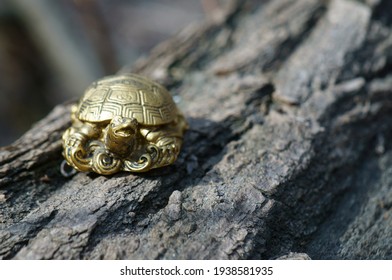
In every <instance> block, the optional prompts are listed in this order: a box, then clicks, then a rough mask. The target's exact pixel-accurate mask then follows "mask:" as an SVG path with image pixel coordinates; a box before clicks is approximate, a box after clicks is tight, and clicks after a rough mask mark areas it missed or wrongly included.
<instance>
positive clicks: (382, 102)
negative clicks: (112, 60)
mask: <svg viewBox="0 0 392 280" xmlns="http://www.w3.org/2000/svg"><path fill="white" fill-rule="evenodd" d="M368 2H369V3H368V4H367V3H366V1H350V0H335V1H333V0H332V1H318V0H297V1H291V0H274V1H249V2H245V4H241V3H240V4H237V3H236V2H230V3H231V5H228V6H227V7H225V9H224V10H222V13H221V14H220V15H219V16H214V17H212V18H211V20H210V21H207V22H204V23H202V24H199V25H196V26H192V27H189V28H188V29H186V30H184V31H183V32H182V33H180V34H179V35H177V36H176V37H174V38H172V39H170V40H169V41H167V42H165V43H163V44H161V45H159V46H158V47H157V48H156V49H155V50H154V51H153V52H152V53H151V55H150V56H149V57H148V58H145V59H143V60H140V61H139V62H138V63H137V64H136V65H134V66H133V67H131V68H124V69H123V71H134V72H138V73H141V74H144V75H146V76H149V77H152V78H153V79H156V80H158V81H159V82H161V83H163V84H164V85H165V86H167V87H168V89H169V90H170V91H171V92H172V93H173V95H174V96H175V98H176V100H178V101H179V106H180V107H181V108H182V110H183V111H184V113H185V115H186V116H187V119H188V121H189V124H190V129H189V131H188V132H187V134H186V137H185V141H184V143H185V144H184V147H183V150H182V152H181V156H180V158H179V160H178V161H177V163H176V164H175V165H174V166H171V167H168V168H163V169H161V170H156V171H153V172H151V173H147V174H141V175H133V174H125V173H121V174H117V175H115V176H110V177H104V176H98V175H95V174H83V173H79V174H76V175H75V176H74V177H72V178H64V177H62V176H61V174H60V172H59V166H60V163H61V161H62V157H61V143H60V137H61V134H62V132H63V130H64V129H65V128H66V127H67V126H68V125H69V123H70V117H69V109H70V105H59V106H58V107H56V108H55V109H54V110H53V112H52V113H51V114H49V115H48V116H47V117H46V118H45V119H43V120H42V121H41V122H40V123H38V124H37V125H35V126H34V127H33V128H32V129H31V130H30V131H29V132H27V133H26V134H25V135H24V136H23V137H22V138H20V139H19V140H18V141H16V142H15V143H14V144H13V145H11V146H8V147H4V148H2V149H1V150H0V203H1V204H0V219H1V225H0V257H1V258H4V259H260V258H266V259H269V258H278V257H282V256H283V257H282V258H283V259H286V258H300V259H307V258H308V257H307V255H308V256H309V257H310V258H316V259H326V258H335V259H341V258H342V259H357V258H363V259H390V258H392V230H391V227H392V212H391V205H392V188H391V186H392V149H391V144H390V139H391V137H392V32H391V30H392V17H391V16H390V15H389V10H388V7H390V3H389V2H388V1H387V0H385V1H368ZM292 252H298V253H301V254H295V253H292ZM306 254H307V255H306ZM290 256H294V257H290Z"/></svg>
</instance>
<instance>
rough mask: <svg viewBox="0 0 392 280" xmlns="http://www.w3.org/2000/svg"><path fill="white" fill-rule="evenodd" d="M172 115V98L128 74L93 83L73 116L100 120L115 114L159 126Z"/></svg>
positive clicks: (155, 86) (174, 114)
mask: <svg viewBox="0 0 392 280" xmlns="http://www.w3.org/2000/svg"><path fill="white" fill-rule="evenodd" d="M176 114H177V110H176V106H175V104H174V101H173V98H172V97H171V95H170V93H169V92H168V91H167V90H166V89H165V88H164V87H162V86H161V85H159V84H157V83H155V82H152V81H150V80H148V79H145V78H143V77H141V76H138V75H134V74H132V75H121V76H110V77H106V78H103V79H102V80H99V81H98V82H95V83H93V84H92V85H91V86H90V87H89V88H88V89H87V90H86V92H85V94H84V96H83V97H82V99H81V101H80V103H79V107H78V113H77V117H78V118H79V119H80V120H82V121H88V122H103V121H108V120H111V119H112V118H113V117H114V116H117V115H119V116H122V117H128V118H135V119H136V120H137V121H138V122H139V123H140V124H143V125H161V124H166V123H170V122H172V121H173V120H174V118H175V117H176Z"/></svg>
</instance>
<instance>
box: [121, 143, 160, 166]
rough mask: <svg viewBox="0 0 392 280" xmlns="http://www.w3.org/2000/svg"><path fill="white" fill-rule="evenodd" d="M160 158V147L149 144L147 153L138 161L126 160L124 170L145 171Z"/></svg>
mask: <svg viewBox="0 0 392 280" xmlns="http://www.w3.org/2000/svg"><path fill="white" fill-rule="evenodd" d="M158 158H159V149H158V147H157V146H155V145H148V146H147V148H146V153H145V154H143V155H141V156H140V157H139V159H138V160H137V161H130V160H125V161H124V170H125V171H133V172H143V171H146V170H148V169H150V168H151V166H153V165H154V163H155V162H156V161H157V159H158Z"/></svg>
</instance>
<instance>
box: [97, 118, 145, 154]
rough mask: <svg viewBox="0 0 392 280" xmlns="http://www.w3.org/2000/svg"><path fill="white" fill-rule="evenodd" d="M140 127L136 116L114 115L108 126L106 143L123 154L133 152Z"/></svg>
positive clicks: (116, 151)
mask: <svg viewBox="0 0 392 280" xmlns="http://www.w3.org/2000/svg"><path fill="white" fill-rule="evenodd" d="M137 129H138V122H137V120H136V119H134V118H126V117H121V116H116V117H114V118H113V119H112V120H111V121H110V123H109V124H108V126H107V129H106V136H105V137H104V138H105V145H106V147H107V148H108V149H109V150H110V151H112V152H114V153H116V154H118V155H121V156H127V154H128V153H130V152H131V150H132V146H133V142H134V141H133V140H134V138H135V136H136V133H137Z"/></svg>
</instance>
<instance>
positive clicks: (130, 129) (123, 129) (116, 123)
mask: <svg viewBox="0 0 392 280" xmlns="http://www.w3.org/2000/svg"><path fill="white" fill-rule="evenodd" d="M110 125H111V127H112V131H113V133H114V134H115V135H117V136H120V137H129V136H131V134H134V133H135V132H136V128H137V121H136V120H135V119H133V118H125V117H121V116H116V117H114V118H113V119H112V121H111V124H110Z"/></svg>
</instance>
